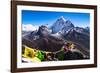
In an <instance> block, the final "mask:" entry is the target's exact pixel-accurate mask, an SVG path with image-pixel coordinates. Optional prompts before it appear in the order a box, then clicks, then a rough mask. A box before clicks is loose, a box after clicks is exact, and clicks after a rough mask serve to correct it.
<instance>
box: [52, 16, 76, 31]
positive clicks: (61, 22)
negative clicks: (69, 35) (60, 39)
mask: <svg viewBox="0 0 100 73" xmlns="http://www.w3.org/2000/svg"><path fill="white" fill-rule="evenodd" d="M72 27H74V25H73V24H72V22H71V21H69V20H67V21H66V19H65V18H64V17H63V16H61V17H60V18H58V19H57V21H56V22H55V23H54V24H53V25H52V32H53V33H57V32H59V31H61V30H63V29H64V31H67V30H68V29H70V28H72Z"/></svg>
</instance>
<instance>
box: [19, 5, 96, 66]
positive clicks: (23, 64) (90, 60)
mask: <svg viewBox="0 0 100 73" xmlns="http://www.w3.org/2000/svg"><path fill="white" fill-rule="evenodd" d="M22 10H38V11H40V10H41V11H57V12H82V13H90V48H91V50H90V59H89V60H74V61H72V60H70V61H52V62H51V61H50V62H39V63H22V61H21V57H22V56H21V51H22V50H21V45H22V37H21V25H22V24H21V11H22ZM84 64H94V10H93V9H77V8H60V7H59V8H58V7H43V6H41V7H40V6H23V5H17V68H31V67H48V66H62V65H63V66H64V65H84Z"/></svg>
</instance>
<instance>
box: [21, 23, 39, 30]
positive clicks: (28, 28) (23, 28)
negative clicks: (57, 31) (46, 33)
mask: <svg viewBox="0 0 100 73" xmlns="http://www.w3.org/2000/svg"><path fill="white" fill-rule="evenodd" d="M37 29H38V27H37V26H34V25H32V24H22V30H23V31H34V30H37Z"/></svg>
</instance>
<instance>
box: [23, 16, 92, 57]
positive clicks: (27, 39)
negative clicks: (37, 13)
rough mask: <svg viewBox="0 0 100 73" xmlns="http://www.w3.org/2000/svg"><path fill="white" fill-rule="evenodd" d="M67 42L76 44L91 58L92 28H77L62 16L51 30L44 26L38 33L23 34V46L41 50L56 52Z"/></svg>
mask: <svg viewBox="0 0 100 73" xmlns="http://www.w3.org/2000/svg"><path fill="white" fill-rule="evenodd" d="M65 42H72V43H74V44H75V45H76V47H77V49H78V50H80V51H81V52H82V53H83V54H84V55H87V56H89V48H90V46H89V44H90V28H89V27H86V28H82V27H75V26H74V24H73V23H72V22H71V21H69V20H65V18H64V17H63V16H61V17H60V18H59V19H57V20H56V21H55V22H54V24H52V26H51V27H50V28H49V27H47V26H45V25H42V26H40V27H39V29H38V30H36V31H30V32H25V31H23V32H22V44H24V45H27V46H29V47H31V48H35V49H39V50H44V51H50V52H55V51H58V50H60V49H61V47H62V46H63V44H64V43H65Z"/></svg>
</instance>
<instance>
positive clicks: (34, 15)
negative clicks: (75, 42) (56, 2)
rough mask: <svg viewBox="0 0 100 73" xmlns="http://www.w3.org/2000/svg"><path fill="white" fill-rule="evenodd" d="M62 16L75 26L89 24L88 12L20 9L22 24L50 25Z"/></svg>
mask: <svg viewBox="0 0 100 73" xmlns="http://www.w3.org/2000/svg"><path fill="white" fill-rule="evenodd" d="M61 16H63V17H64V18H65V19H66V20H70V21H71V22H72V23H73V24H74V25H75V26H79V27H86V26H90V14H89V13H75V12H51V11H49V12H48V11H31V10H22V24H23V25H28V24H31V25H34V26H40V25H45V24H48V25H51V24H53V23H54V22H55V21H56V20H57V19H58V18H60V17H61Z"/></svg>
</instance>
